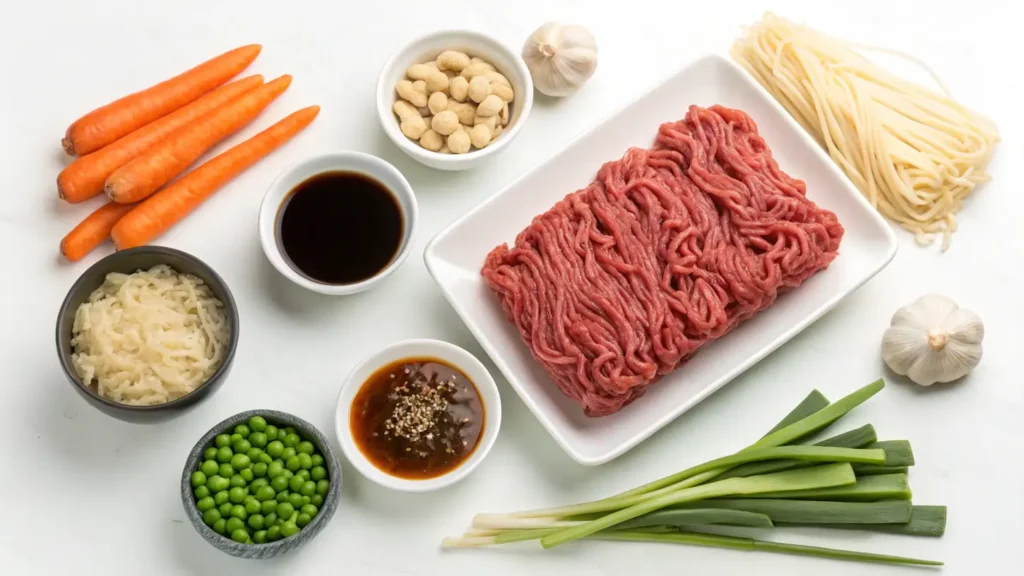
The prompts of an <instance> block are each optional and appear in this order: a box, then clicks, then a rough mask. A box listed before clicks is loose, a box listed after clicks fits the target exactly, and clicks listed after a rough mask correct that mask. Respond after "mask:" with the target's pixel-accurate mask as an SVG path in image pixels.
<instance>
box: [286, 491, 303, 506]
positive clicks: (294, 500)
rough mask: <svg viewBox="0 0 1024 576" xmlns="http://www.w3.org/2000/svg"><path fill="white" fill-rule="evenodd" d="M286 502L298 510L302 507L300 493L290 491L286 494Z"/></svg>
mask: <svg viewBox="0 0 1024 576" xmlns="http://www.w3.org/2000/svg"><path fill="white" fill-rule="evenodd" d="M288 503H289V504H291V505H292V508H295V509H296V510H298V509H299V508H302V494H299V493H298V492H292V493H291V494H289V495H288Z"/></svg>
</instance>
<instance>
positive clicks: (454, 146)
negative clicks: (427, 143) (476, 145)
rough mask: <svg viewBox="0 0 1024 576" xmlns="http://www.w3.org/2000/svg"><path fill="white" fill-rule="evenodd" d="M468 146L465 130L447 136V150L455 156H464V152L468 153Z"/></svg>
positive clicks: (468, 141)
mask: <svg viewBox="0 0 1024 576" xmlns="http://www.w3.org/2000/svg"><path fill="white" fill-rule="evenodd" d="M469 146H470V138H469V134H467V133H466V131H465V130H459V131H457V132H452V134H451V135H450V136H448V149H449V150H451V151H452V152H454V153H455V154H465V153H466V152H469Z"/></svg>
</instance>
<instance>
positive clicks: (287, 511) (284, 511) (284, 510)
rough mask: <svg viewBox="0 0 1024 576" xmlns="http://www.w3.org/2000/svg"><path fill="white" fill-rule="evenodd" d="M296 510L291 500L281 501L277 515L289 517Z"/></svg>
mask: <svg viewBox="0 0 1024 576" xmlns="http://www.w3.org/2000/svg"><path fill="white" fill-rule="evenodd" d="M292 512H295V507H294V506H292V504H291V502H281V503H280V504H278V505H277V516H278V518H288V517H289V516H291V515H292Z"/></svg>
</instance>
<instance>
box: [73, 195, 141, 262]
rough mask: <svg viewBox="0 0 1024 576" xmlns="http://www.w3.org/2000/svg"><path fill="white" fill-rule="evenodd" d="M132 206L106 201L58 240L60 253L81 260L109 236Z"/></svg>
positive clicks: (75, 260)
mask: <svg viewBox="0 0 1024 576" xmlns="http://www.w3.org/2000/svg"><path fill="white" fill-rule="evenodd" d="M132 208H135V205H134V204H118V203H117V202H107V203H106V204H104V205H103V206H101V207H100V209H99V210H96V211H95V212H93V213H92V214H89V215H88V216H87V217H86V218H85V220H82V222H81V224H79V225H78V226H75V229H74V230H72V231H71V232H68V235H67V236H65V237H64V239H63V240H61V241H60V253H61V254H63V255H64V257H65V258H67V259H68V260H70V261H72V262H77V261H78V260H81V259H82V257H83V256H85V255H86V254H88V253H89V252H91V251H92V249H93V248H95V247H97V246H99V245H100V243H102V242H103V241H104V240H106V239H107V238H109V237H110V230H111V229H112V228H113V227H114V224H117V221H118V220H120V219H121V217H122V216H124V215H125V214H127V213H128V212H130V211H131V209H132Z"/></svg>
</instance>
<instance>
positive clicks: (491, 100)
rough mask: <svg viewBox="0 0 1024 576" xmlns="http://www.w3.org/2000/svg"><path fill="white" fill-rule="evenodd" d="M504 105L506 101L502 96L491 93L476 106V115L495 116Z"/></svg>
mask: <svg viewBox="0 0 1024 576" xmlns="http://www.w3.org/2000/svg"><path fill="white" fill-rule="evenodd" d="M503 105H505V102H504V101H503V100H502V99H501V98H498V97H497V96H495V95H494V94H491V95H490V96H488V97H487V98H484V101H483V102H481V103H480V105H479V106H477V107H476V115H477V116H483V117H485V118H486V117H488V116H494V115H496V114H498V113H499V112H501V107H502V106H503Z"/></svg>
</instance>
